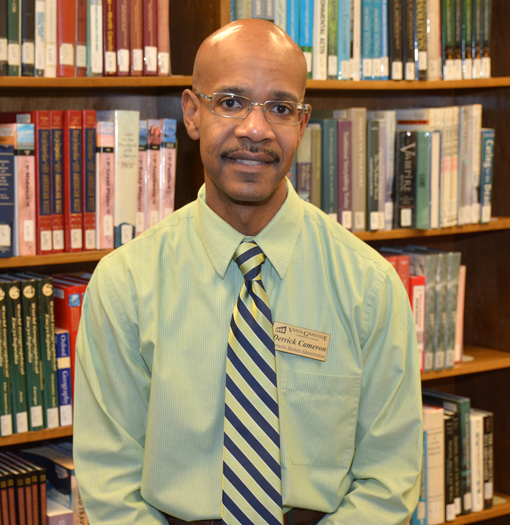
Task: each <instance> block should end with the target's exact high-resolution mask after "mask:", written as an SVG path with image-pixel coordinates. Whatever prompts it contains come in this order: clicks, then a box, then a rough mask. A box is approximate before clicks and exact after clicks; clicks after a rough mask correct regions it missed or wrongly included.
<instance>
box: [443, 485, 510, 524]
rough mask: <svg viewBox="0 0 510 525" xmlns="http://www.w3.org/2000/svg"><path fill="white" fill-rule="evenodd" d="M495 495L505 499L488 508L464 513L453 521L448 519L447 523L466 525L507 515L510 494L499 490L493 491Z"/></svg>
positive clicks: (509, 513) (508, 513)
mask: <svg viewBox="0 0 510 525" xmlns="http://www.w3.org/2000/svg"><path fill="white" fill-rule="evenodd" d="M495 496H497V497H498V498H501V499H503V500H505V501H504V502H501V503H499V504H497V505H494V506H493V507H492V508H490V509H487V510H482V511H481V512H472V513H471V514H466V515H465V516H459V517H457V518H456V519H455V520H454V521H450V522H448V523H451V524H452V525H468V523H480V522H482V521H484V520H490V519H493V518H499V517H502V516H509V515H510V496H507V495H506V494H502V493H500V492H495Z"/></svg>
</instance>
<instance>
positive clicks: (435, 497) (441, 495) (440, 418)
mask: <svg viewBox="0 0 510 525" xmlns="http://www.w3.org/2000/svg"><path fill="white" fill-rule="evenodd" d="M423 430H424V431H426V432H427V452H426V454H427V525H437V524H439V523H443V522H444V521H445V490H444V489H445V481H444V465H445V461H444V459H445V453H444V452H445V450H444V444H445V431H444V409H443V408H442V407H437V406H428V403H427V402H426V401H424V405H423Z"/></svg>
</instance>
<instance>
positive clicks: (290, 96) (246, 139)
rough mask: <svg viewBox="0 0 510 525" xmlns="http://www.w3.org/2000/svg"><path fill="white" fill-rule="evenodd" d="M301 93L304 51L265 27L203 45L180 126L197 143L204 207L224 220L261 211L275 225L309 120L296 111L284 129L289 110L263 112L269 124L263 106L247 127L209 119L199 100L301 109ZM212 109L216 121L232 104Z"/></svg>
mask: <svg viewBox="0 0 510 525" xmlns="http://www.w3.org/2000/svg"><path fill="white" fill-rule="evenodd" d="M305 87H306V61H305V58H304V55H303V53H302V52H301V49H300V48H299V46H297V44H296V43H295V42H294V41H293V40H292V39H291V38H290V37H289V36H288V35H287V34H286V33H285V32H284V31H282V30H281V29H279V28H278V27H277V26H275V25H274V24H272V23H270V22H267V21H265V20H257V19H251V20H241V21H238V22H233V23H231V24H228V25H227V26H225V27H223V28H222V29H220V30H219V31H217V32H216V33H214V34H212V35H211V36H210V37H208V38H207V39H206V40H205V41H204V42H203V43H202V45H201V47H200V49H199V50H198V53H197V56H196V59H195V66H194V70H193V90H186V91H185V92H184V94H183V113H184V123H185V125H186V127H187V130H188V133H189V135H190V137H191V138H192V139H194V140H200V153H201V157H202V161H203V164H204V176H205V183H206V195H207V202H208V204H209V206H211V207H212V208H213V209H214V211H216V213H218V214H219V215H220V216H223V218H225V213H224V211H225V210H226V209H227V208H230V211H231V208H232V206H237V205H241V206H242V207H247V206H251V207H252V208H253V207H258V208H259V210H266V211H267V213H269V215H270V217H269V220H270V219H271V218H272V216H273V215H274V213H276V211H277V210H278V209H279V207H280V206H281V204H282V203H283V200H284V199H285V195H286V187H285V176H286V174H287V173H288V172H289V170H290V168H291V166H292V161H293V158H294V154H295V152H296V149H297V147H298V145H299V142H300V141H301V138H302V136H303V133H304V129H305V127H306V124H307V122H308V119H309V116H310V114H309V113H305V112H304V111H302V110H300V111H299V113H300V114H302V117H301V122H299V123H290V122H292V120H289V121H287V123H285V121H284V120H282V117H281V116H282V114H283V113H285V112H288V111H289V107H292V106H286V105H285V104H281V105H278V104H276V105H273V106H271V107H267V106H266V113H267V116H268V118H269V119H270V120H273V121H276V122H282V123H275V122H268V120H267V119H266V117H265V114H264V107H263V106H261V105H257V106H252V107H251V109H250V111H249V113H248V116H246V118H244V119H242V118H227V117H224V116H220V115H218V114H216V113H213V112H211V101H210V100H209V99H208V98H205V97H203V96H201V95H198V94H197V92H198V93H201V94H203V95H206V96H207V97H209V96H211V95H213V93H232V94H235V95H241V96H244V97H247V98H248V99H251V101H252V102H254V103H256V104H261V103H264V102H266V101H268V100H276V101H281V102H282V103H283V102H284V101H290V102H293V103H302V102H303V97H304V94H305ZM216 102H218V103H219V105H220V106H218V108H219V112H220V113H226V111H223V108H226V109H229V108H231V107H234V106H235V105H236V104H237V102H236V101H235V100H233V99H231V98H230V99H229V98H228V97H227V98H226V99H220V100H219V101H216ZM248 105H249V102H248ZM278 114H279V115H278ZM236 115H237V113H236ZM229 213H230V212H229ZM271 213H272V215H271ZM229 222H230V221H229Z"/></svg>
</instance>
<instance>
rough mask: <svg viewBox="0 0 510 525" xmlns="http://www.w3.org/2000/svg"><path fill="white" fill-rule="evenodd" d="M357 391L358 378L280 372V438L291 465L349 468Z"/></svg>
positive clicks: (354, 434) (289, 371)
mask: <svg viewBox="0 0 510 525" xmlns="http://www.w3.org/2000/svg"><path fill="white" fill-rule="evenodd" d="M360 388H361V376H329V375H323V374H310V373H307V372H300V371H297V370H286V369H283V370H282V385H281V388H280V419H281V423H282V425H283V429H282V430H283V436H282V437H283V441H284V447H285V449H286V451H287V454H288V455H289V458H290V460H291V462H292V463H293V464H294V465H317V466H325V467H345V468H349V466H350V464H351V461H352V457H353V454H354V443H355V436H356V420H357V414H358V404H359V395H360Z"/></svg>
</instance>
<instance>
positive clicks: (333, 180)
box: [321, 119, 338, 222]
mask: <svg viewBox="0 0 510 525" xmlns="http://www.w3.org/2000/svg"><path fill="white" fill-rule="evenodd" d="M321 126H322V184H321V187H322V192H321V197H322V198H321V209H322V211H323V212H324V213H327V214H328V215H329V216H330V217H331V218H332V219H333V220H334V221H335V222H338V122H337V121H336V120H335V119H324V120H323V121H321Z"/></svg>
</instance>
